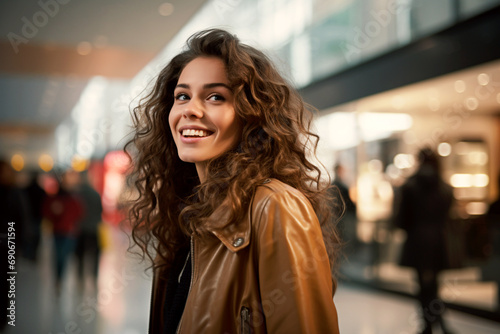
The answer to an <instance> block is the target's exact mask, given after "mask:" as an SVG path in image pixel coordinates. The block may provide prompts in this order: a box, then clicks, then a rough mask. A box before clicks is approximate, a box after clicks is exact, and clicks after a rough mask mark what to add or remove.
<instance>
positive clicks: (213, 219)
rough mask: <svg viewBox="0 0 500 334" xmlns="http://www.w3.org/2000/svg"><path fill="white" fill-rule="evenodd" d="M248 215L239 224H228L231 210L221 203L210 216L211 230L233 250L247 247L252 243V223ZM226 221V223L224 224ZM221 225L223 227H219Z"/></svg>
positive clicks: (234, 251) (236, 250)
mask: <svg viewBox="0 0 500 334" xmlns="http://www.w3.org/2000/svg"><path fill="white" fill-rule="evenodd" d="M248 217H249V214H247V215H246V217H245V219H243V220H242V221H239V222H238V223H237V224H227V223H226V222H227V221H228V219H229V210H227V207H226V206H225V205H221V206H220V207H219V208H218V209H217V210H215V211H214V213H213V214H212V215H211V216H210V217H209V218H208V219H209V222H210V225H211V226H212V227H211V228H209V231H210V232H212V234H213V235H215V236H216V237H217V239H219V240H220V241H221V242H222V243H223V244H224V245H225V246H226V247H227V248H228V249H229V250H230V251H231V252H233V253H236V252H238V251H240V250H241V249H243V248H245V247H247V246H248V245H249V243H250V236H251V224H250V219H249V218H248ZM224 223H226V224H224ZM218 226H221V227H218Z"/></svg>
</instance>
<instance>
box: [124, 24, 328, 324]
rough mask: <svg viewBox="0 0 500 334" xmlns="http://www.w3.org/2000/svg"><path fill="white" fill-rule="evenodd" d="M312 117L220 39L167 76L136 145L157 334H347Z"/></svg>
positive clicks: (197, 46) (201, 44)
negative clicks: (313, 151)
mask: <svg viewBox="0 0 500 334" xmlns="http://www.w3.org/2000/svg"><path fill="white" fill-rule="evenodd" d="M310 116H311V115H310V112H309V111H308V110H307V109H306V108H305V106H304V103H303V101H302V100H301V98H300V97H299V95H298V93H297V92H296V91H295V90H293V89H292V88H291V87H290V85H289V84H287V83H286V81H285V80H284V79H283V78H282V77H281V76H280V74H279V73H278V72H277V70H276V69H275V68H274V66H273V65H272V63H271V62H270V60H269V59H268V58H267V57H266V56H265V55H264V54H263V53H262V52H260V51H257V50H256V49H254V48H252V47H249V46H247V45H244V44H242V43H240V41H239V40H238V39H237V38H236V37H235V36H233V35H231V34H230V33H228V32H226V31H223V30H218V29H213V30H208V31H203V32H200V33H197V34H195V35H193V36H192V37H191V38H190V39H189V40H188V42H187V49H186V50H185V51H184V52H182V53H180V54H179V55H177V56H176V57H174V58H173V59H172V61H171V62H170V63H169V64H168V65H167V66H166V67H165V68H164V69H163V70H162V72H161V73H160V74H159V76H158V79H157V81H156V84H155V86H154V88H153V90H152V91H151V93H150V94H149V95H148V96H147V97H146V98H145V99H144V100H143V101H141V103H140V105H139V106H138V107H137V108H136V109H135V110H134V118H135V127H136V134H135V137H134V139H133V140H132V141H131V142H130V143H129V148H131V150H130V151H133V152H131V155H133V156H134V158H133V159H134V165H135V170H134V172H135V173H134V175H135V177H136V181H135V185H136V187H137V189H138V192H139V194H140V195H139V197H138V198H137V199H136V201H135V202H134V203H133V206H132V209H131V211H130V212H131V214H130V219H131V223H132V226H133V233H132V236H133V238H134V240H135V242H136V243H138V244H139V245H140V246H142V249H143V250H144V252H145V255H146V256H148V257H149V258H150V259H151V260H153V258H154V280H153V292H152V302H151V316H150V332H151V333H218V334H220V333H322V334H323V333H338V322H337V312H336V309H335V305H334V303H333V293H334V291H335V287H336V285H335V280H334V279H333V277H332V270H331V268H333V265H334V257H335V253H336V252H335V249H336V245H337V244H338V240H337V237H336V234H335V233H334V232H333V231H331V232H328V228H329V227H330V228H331V227H332V225H331V224H330V217H329V212H330V208H329V207H328V204H329V203H328V198H327V192H326V190H327V189H323V188H324V187H323V184H322V183H321V182H320V176H321V173H320V170H319V169H318V168H317V167H316V166H315V165H313V164H312V163H311V162H310V161H309V157H308V154H309V153H310V152H309V150H310V146H311V145H309V144H311V143H313V145H312V146H313V147H315V145H316V141H317V140H316V139H317V136H315V135H313V134H312V133H311V132H309V130H308V126H309V121H310ZM132 148H133V149H132ZM318 217H319V218H320V220H321V223H320V221H319V220H318ZM322 226H323V228H322ZM325 245H326V246H325ZM327 246H328V247H327ZM327 249H328V251H327Z"/></svg>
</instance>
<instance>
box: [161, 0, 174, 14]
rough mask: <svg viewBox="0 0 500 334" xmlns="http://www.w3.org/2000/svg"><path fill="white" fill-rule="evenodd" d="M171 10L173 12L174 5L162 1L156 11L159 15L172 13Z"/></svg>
mask: <svg viewBox="0 0 500 334" xmlns="http://www.w3.org/2000/svg"><path fill="white" fill-rule="evenodd" d="M173 12H174V5H173V4H171V3H170V2H165V3H162V4H161V5H160V6H159V7H158V13H160V15H161V16H169V15H172V13H173Z"/></svg>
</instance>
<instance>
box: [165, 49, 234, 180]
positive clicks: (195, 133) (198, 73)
mask: <svg viewBox="0 0 500 334" xmlns="http://www.w3.org/2000/svg"><path fill="white" fill-rule="evenodd" d="M174 97H175V102H174V105H173V106H172V109H171V110H170V114H169V117H168V120H169V123H170V130H171V131H172V135H173V137H174V141H175V144H176V146H177V151H178V154H179V158H180V159H181V160H182V161H185V162H193V163H195V165H196V171H197V172H198V176H199V177H200V181H202V182H203V181H204V180H205V174H206V173H205V170H206V166H207V165H206V162H207V161H209V160H210V159H213V158H215V157H217V156H219V155H221V154H222V153H224V152H226V151H229V150H230V149H232V148H234V147H236V145H237V144H238V143H239V142H240V141H241V130H242V123H241V121H240V119H239V118H238V117H237V116H236V112H235V111H234V104H233V92H232V91H231V88H230V87H229V80H228V79H227V75H226V69H225V66H224V63H223V62H222V60H221V59H219V58H215V57H211V58H205V57H199V58H196V59H194V60H192V61H191V62H190V63H189V64H187V65H186V67H185V68H184V70H183V71H182V73H181V75H180V77H179V83H178V84H177V86H176V88H175V90H174Z"/></svg>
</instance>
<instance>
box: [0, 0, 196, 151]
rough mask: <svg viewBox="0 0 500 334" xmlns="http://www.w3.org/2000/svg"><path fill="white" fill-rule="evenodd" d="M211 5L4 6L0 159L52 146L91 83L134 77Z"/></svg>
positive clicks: (33, 1) (192, 0) (65, 1)
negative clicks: (97, 79)
mask: <svg viewBox="0 0 500 334" xmlns="http://www.w3.org/2000/svg"><path fill="white" fill-rule="evenodd" d="M204 2H205V0H189V1H186V0H169V2H164V1H161V0H160V1H159V0H85V1H81V0H22V1H1V2H0V57H1V58H0V59H1V61H0V108H1V109H0V155H7V156H8V155H10V154H11V153H12V151H13V150H25V149H28V148H29V149H30V150H32V151H37V150H39V149H42V148H43V147H46V146H47V141H50V140H52V134H53V132H54V129H55V128H56V127H57V125H58V124H59V123H60V122H61V121H62V120H64V119H65V118H66V117H68V115H69V114H70V112H71V110H72V108H73V106H74V105H75V103H76V102H77V101H78V98H79V96H80V94H81V92H82V90H83V88H84V87H85V85H86V83H87V81H88V80H89V78H91V77H93V76H97V75H100V76H104V77H107V78H111V79H116V80H127V79H131V78H132V77H134V76H135V75H136V74H137V73H138V71H139V70H140V69H142V68H143V67H144V66H145V65H146V64H147V63H148V62H149V61H150V60H151V59H152V58H153V57H154V56H155V55H156V54H157V53H158V52H159V51H160V50H162V49H163V47H164V46H165V45H166V44H167V43H168V42H169V40H170V39H171V38H172V37H173V36H175V34H176V33H177V32H178V31H179V30H180V29H181V28H182V27H183V26H184V25H185V24H186V23H187V21H188V20H189V19H190V18H191V17H192V16H193V15H194V14H195V13H196V12H197V11H198V9H199V8H200V7H201V6H202V5H203V3H204Z"/></svg>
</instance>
